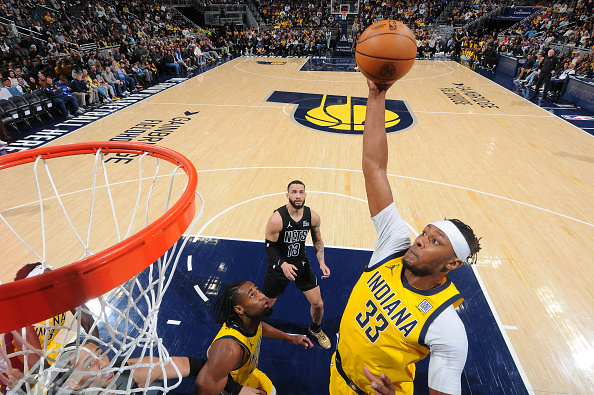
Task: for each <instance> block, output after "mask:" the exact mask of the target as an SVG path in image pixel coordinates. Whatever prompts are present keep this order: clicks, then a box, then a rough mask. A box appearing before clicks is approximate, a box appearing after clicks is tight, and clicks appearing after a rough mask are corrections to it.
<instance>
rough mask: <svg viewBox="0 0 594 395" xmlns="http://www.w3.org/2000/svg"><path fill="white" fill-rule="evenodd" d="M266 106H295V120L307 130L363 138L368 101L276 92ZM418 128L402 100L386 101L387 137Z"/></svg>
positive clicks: (411, 113)
mask: <svg viewBox="0 0 594 395" xmlns="http://www.w3.org/2000/svg"><path fill="white" fill-rule="evenodd" d="M266 101H267V102H271V103H286V104H296V105H297V106H296V107H295V108H294V109H293V114H292V117H293V120H294V121H295V122H296V123H298V124H299V125H301V126H303V127H306V128H308V129H313V130H318V131H321V132H327V133H339V134H351V135H360V134H363V128H364V126H365V125H364V124H365V111H366V109H367V98H365V97H355V96H340V95H325V94H317V93H302V92H285V91H274V92H272V93H271V94H270V95H269V96H268V98H267V99H266ZM415 124H416V118H415V117H414V115H413V112H412V110H411V109H410V108H409V107H408V104H407V103H406V102H405V101H403V100H389V99H386V110H385V125H386V133H396V132H402V131H404V130H407V129H410V128H411V127H413V126H414V125H415Z"/></svg>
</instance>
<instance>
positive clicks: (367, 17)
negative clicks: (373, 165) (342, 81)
mask: <svg viewBox="0 0 594 395" xmlns="http://www.w3.org/2000/svg"><path fill="white" fill-rule="evenodd" d="M74 1H75V2H72V1H71V2H68V1H60V2H58V1H57V0H2V1H0V17H1V18H5V20H10V21H13V22H14V23H15V24H16V25H17V26H19V27H21V28H25V29H28V33H29V34H28V35H24V36H23V35H22V31H21V34H20V37H19V38H17V37H16V35H15V34H14V31H13V30H12V29H10V28H7V27H5V26H3V25H0V62H1V64H2V66H1V70H0V72H1V74H2V78H1V81H0V98H7V97H10V96H13V95H18V94H21V93H23V92H31V91H32V90H35V89H38V88H42V89H45V85H46V84H47V81H49V80H50V79H51V81H52V84H51V85H52V86H54V87H57V88H56V89H57V90H56V91H51V92H50V90H51V89H50V90H48V94H49V95H50V96H52V95H53V96H52V97H53V98H54V99H56V102H58V106H59V107H60V108H62V109H63V110H64V109H66V110H68V107H70V111H66V110H65V111H64V113H65V115H70V113H76V112H80V111H82V109H84V108H85V107H89V106H92V105H97V103H101V102H106V101H111V100H118V99H119V98H121V97H123V96H125V95H128V94H129V93H131V92H134V91H135V90H136V89H143V88H144V87H146V86H148V85H151V84H154V83H156V82H158V81H159V76H160V74H163V73H171V74H179V73H181V72H184V71H187V70H191V69H193V68H196V67H200V66H204V65H206V64H208V63H212V62H214V61H216V60H217V59H220V58H221V57H223V56H227V55H230V54H237V55H247V56H250V55H279V56H303V55H323V54H324V53H326V51H328V50H329V49H330V48H331V47H332V44H333V42H331V41H332V37H333V34H332V31H333V30H334V31H336V30H337V28H338V26H339V25H340V19H341V16H340V15H335V14H332V13H331V12H330V9H329V3H328V2H327V1H326V0H316V1H314V2H300V1H296V2H291V1H290V0H282V1H275V0H260V1H257V2H256V5H257V7H258V10H259V12H260V13H261V16H262V18H263V19H264V21H265V22H266V23H267V25H266V27H264V28H260V29H250V28H247V27H243V26H236V25H234V24H231V25H226V26H224V27H221V28H220V29H218V30H216V31H209V30H205V29H203V28H200V27H197V26H196V25H195V24H193V23H191V22H190V21H188V20H187V19H185V18H184V17H183V16H182V15H181V14H179V12H177V11H176V10H174V9H173V8H171V7H168V6H163V5H155V4H150V3H147V2H143V1H140V0H133V1H130V2H118V1H116V0H108V1H98V0H74ZM447 4H448V3H446V2H444V1H441V0H434V1H419V0H408V1H407V0H365V1H363V2H362V3H361V10H360V12H359V13H358V15H356V17H355V18H354V20H353V21H352V36H349V40H350V42H352V43H353V48H354V46H355V45H356V37H357V36H358V35H359V34H360V33H361V32H362V31H363V30H364V29H365V28H366V27H367V26H369V25H370V24H372V23H373V22H375V21H377V20H380V19H396V20H400V21H402V22H404V23H406V24H407V25H408V26H410V27H411V28H413V30H414V31H415V36H416V38H417V47H418V56H420V57H433V56H444V57H450V58H453V59H458V60H460V59H462V60H466V61H468V64H469V65H470V66H471V67H477V66H480V67H486V68H490V69H493V68H494V67H495V66H496V64H497V57H498V56H499V55H501V54H506V55H513V56H516V57H520V58H522V59H538V55H539V54H541V53H544V52H547V51H548V49H549V48H550V46H551V45H553V44H555V43H559V42H560V43H563V44H564V45H565V46H566V47H567V46H569V47H571V48H575V51H574V52H573V53H569V54H567V55H568V56H566V57H562V61H561V62H560V67H561V68H562V69H560V70H558V71H557V72H558V73H563V72H564V71H565V70H568V69H569V70H571V72H567V71H565V75H572V74H574V73H575V74H576V75H582V76H591V75H592V72H593V71H592V69H593V66H594V65H593V59H592V56H591V54H589V53H588V52H592V50H594V43H593V34H594V27H593V14H594V0H577V2H575V3H571V5H569V4H568V3H561V2H556V3H555V2H551V3H550V4H546V5H544V6H543V8H542V10H541V11H540V12H537V13H535V14H534V15H533V16H532V17H530V18H528V19H526V20H524V21H522V22H521V23H520V24H518V25H517V26H514V28H513V29H509V30H508V31H506V32H495V31H488V30H484V31H482V32H481V35H478V34H476V33H473V32H465V31H464V32H462V31H458V32H457V33H456V34H455V35H454V36H453V37H446V36H442V35H441V34H440V33H439V30H438V29H428V28H427V27H426V25H430V24H433V23H435V21H436V20H437V19H438V18H440V16H441V19H442V20H446V23H447V24H448V25H450V26H460V25H465V24H466V23H467V22H469V21H471V20H473V19H475V18H477V17H479V16H481V15H484V14H485V13H487V12H490V11H491V10H492V9H494V8H496V7H498V6H499V5H500V3H498V2H496V1H495V0H492V1H485V2H478V1H476V0H467V1H463V2H456V3H452V4H453V7H452V6H450V7H447ZM446 14H447V15H446ZM529 66H530V67H532V66H533V64H532V63H530V64H529ZM106 74H107V75H106ZM522 77H529V74H527V75H525V76H522ZM522 79H524V78H522ZM52 89H54V88H52ZM56 92H58V93H60V95H62V96H58V95H57V93H56ZM66 97H67V98H66ZM70 97H73V98H74V99H75V100H71V99H70ZM58 99H61V101H62V102H64V103H60V100H58ZM65 104H67V105H68V106H65Z"/></svg>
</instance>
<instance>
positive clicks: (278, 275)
mask: <svg viewBox="0 0 594 395" xmlns="http://www.w3.org/2000/svg"><path fill="white" fill-rule="evenodd" d="M293 265H294V266H295V267H296V268H297V276H296V277H295V285H296V286H297V288H298V289H300V290H301V292H305V291H309V290H311V289H314V288H315V287H317V286H318V278H317V277H316V275H315V273H314V272H313V270H311V266H309V262H307V261H306V262H305V264H300V263H295V264H293ZM289 282H291V280H289V279H288V278H287V276H285V273H283V269H281V267H280V266H279V265H275V264H273V263H272V262H270V261H268V267H267V268H266V275H265V276H264V285H263V286H262V292H263V293H264V295H266V296H267V297H269V298H278V297H279V296H281V295H282V294H283V292H285V288H287V285H288V284H289Z"/></svg>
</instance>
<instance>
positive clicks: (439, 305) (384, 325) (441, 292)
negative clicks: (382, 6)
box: [330, 81, 480, 395]
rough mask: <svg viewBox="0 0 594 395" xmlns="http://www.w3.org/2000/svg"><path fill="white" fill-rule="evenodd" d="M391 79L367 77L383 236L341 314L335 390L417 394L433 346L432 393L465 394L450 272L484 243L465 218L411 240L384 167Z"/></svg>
mask: <svg viewBox="0 0 594 395" xmlns="http://www.w3.org/2000/svg"><path fill="white" fill-rule="evenodd" d="M391 85H392V84H380V85H376V84H374V83H373V82H371V81H368V86H369V97H368V99H367V110H366V116H365V128H364V131H363V176H364V178H365V189H366V192H367V200H368V203H369V211H370V214H371V217H372V220H373V224H374V226H375V229H376V231H377V233H378V239H377V242H376V245H375V250H374V252H373V255H372V256H371V260H370V262H369V264H368V265H367V267H366V268H365V270H364V272H363V274H362V275H361V277H360V278H359V280H358V281H357V283H356V284H355V286H354V288H353V291H352V292H351V295H350V296H349V300H348V302H347V306H346V308H345V310H344V313H343V315H342V319H341V322H340V331H339V342H338V345H337V347H336V353H335V354H334V356H333V358H332V367H331V368H330V395H346V394H358V395H364V394H374V395H377V394H382V395H390V394H396V393H397V394H410V395H412V394H413V389H414V387H413V380H414V377H415V362H417V361H419V360H421V359H423V358H424V357H425V356H427V354H429V352H431V361H430V363H429V380H428V381H429V394H431V395H436V394H459V393H460V392H461V383H460V377H461V373H462V369H463V368H464V363H465V362H466V353H467V348H468V341H467V338H466V332H465V330H464V325H463V324H462V321H461V320H460V318H459V317H458V314H457V313H456V311H455V310H454V306H457V305H458V304H459V303H460V302H462V298H461V296H460V294H459V293H458V290H457V289H456V287H455V286H454V284H453V283H452V282H451V281H450V280H449V279H448V277H447V273H448V272H450V271H452V270H454V269H456V268H458V267H460V266H461V265H462V264H463V262H464V261H466V260H467V258H468V257H473V258H474V257H475V255H476V253H477V252H478V250H479V249H480V247H479V244H478V239H477V238H476V237H475V235H474V233H473V231H472V229H470V227H468V226H467V225H465V224H463V223H462V222H461V221H459V220H444V221H437V222H433V223H431V224H429V225H427V226H426V227H425V229H423V233H421V234H420V235H419V236H418V237H417V238H416V239H415V241H414V243H413V244H412V246H411V243H410V235H409V232H408V229H407V226H406V223H405V222H404V220H403V219H402V217H400V214H398V211H396V206H395V205H394V199H393V196H392V189H391V188H390V184H389V182H388V176H387V171H386V169H387V166H388V141H387V136H386V128H385V119H386V118H385V108H386V107H385V105H386V92H387V90H388V88H390V86H391Z"/></svg>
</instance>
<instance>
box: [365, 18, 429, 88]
mask: <svg viewBox="0 0 594 395" xmlns="http://www.w3.org/2000/svg"><path fill="white" fill-rule="evenodd" d="M416 55H417V41H416V39H415V35H414V33H413V32H412V31H411V30H410V29H409V28H408V27H407V26H406V25H405V24H403V23H401V22H398V21H393V20H384V21H379V22H376V23H374V24H373V25H371V26H369V27H368V28H367V29H365V31H364V32H363V33H362V34H361V36H360V37H359V41H358V42H357V47H356V51H355V58H356V60H357V66H358V67H359V71H360V72H361V73H363V75H364V76H365V77H367V78H369V79H370V80H371V81H373V82H376V83H384V84H385V83H390V82H394V81H396V80H399V79H400V78H402V77H404V76H405V75H406V73H408V71H409V70H410V69H411V67H412V65H413V63H414V62H415V57H416Z"/></svg>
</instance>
